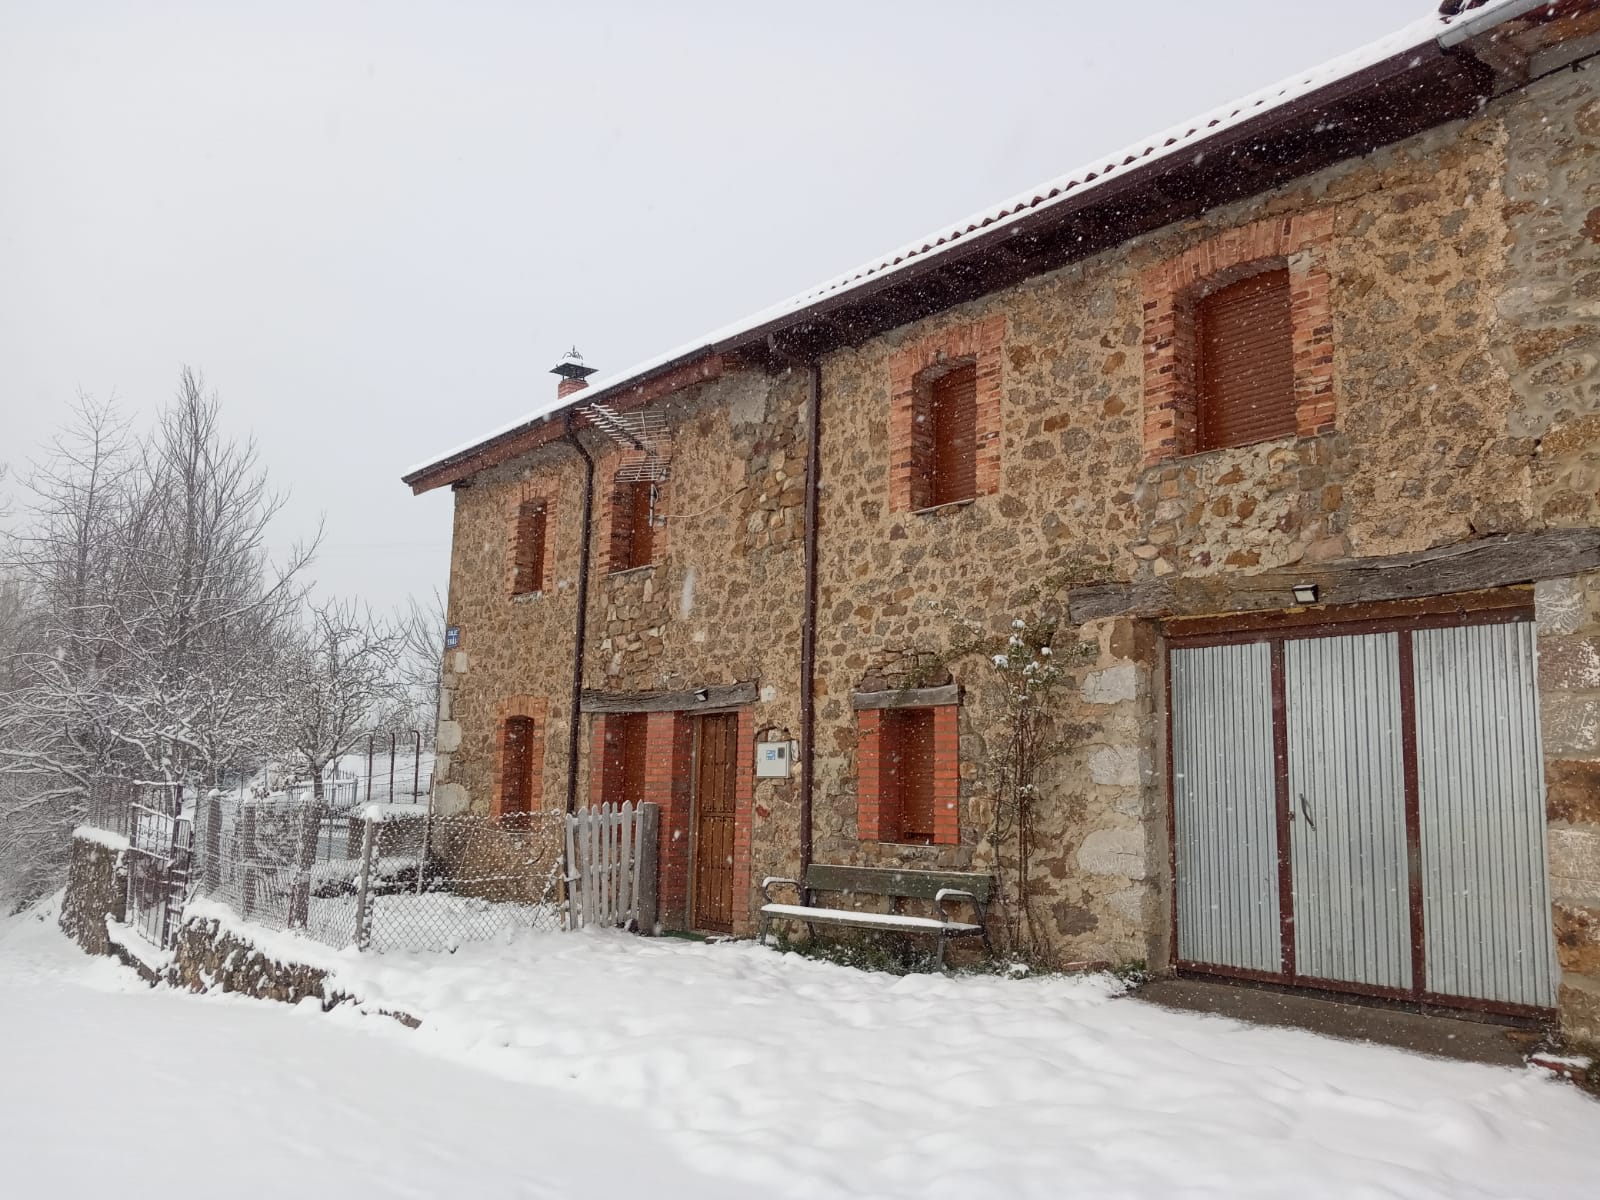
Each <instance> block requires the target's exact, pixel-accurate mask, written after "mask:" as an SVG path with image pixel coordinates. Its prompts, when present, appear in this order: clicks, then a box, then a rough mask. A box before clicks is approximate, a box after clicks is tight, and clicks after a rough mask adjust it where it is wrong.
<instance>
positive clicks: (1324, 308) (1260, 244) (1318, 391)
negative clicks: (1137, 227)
mask: <svg viewBox="0 0 1600 1200" xmlns="http://www.w3.org/2000/svg"><path fill="white" fill-rule="evenodd" d="M1332 236H1333V214H1332V212H1330V211H1328V210H1327V209H1319V210H1316V211H1313V212H1306V213H1300V214H1299V215H1297V216H1292V217H1269V218H1267V219H1265V220H1261V221H1256V222H1253V223H1252V224H1249V225H1242V226H1239V227H1238V228H1236V229H1229V230H1227V231H1225V232H1223V233H1219V234H1217V235H1216V236H1215V237H1212V238H1210V239H1208V240H1206V241H1204V242H1201V243H1200V244H1199V245H1197V246H1194V247H1191V248H1190V249H1188V250H1186V251H1185V252H1184V253H1182V254H1180V255H1178V256H1177V257H1175V258H1171V259H1168V260H1167V261H1165V262H1162V263H1159V264H1157V265H1156V266H1153V267H1150V268H1148V269H1147V270H1146V271H1144V272H1143V274H1142V275H1141V276H1140V283H1141V285H1142V289H1143V293H1144V462H1145V465H1146V466H1150V465H1152V464H1155V463H1158V462H1162V461H1163V460H1166V459H1170V458H1176V457H1178V456H1180V455H1184V454H1192V453H1194V451H1195V449H1196V430H1197V428H1198V424H1199V416H1200V414H1199V380H1198V379H1197V378H1196V374H1197V373H1196V369H1195V368H1196V365H1197V362H1198V353H1197V349H1198V347H1197V343H1196V337H1197V333H1196V322H1195V311H1196V307H1197V305H1198V304H1199V302H1200V300H1201V299H1202V298H1203V297H1205V296H1206V295H1208V294H1209V293H1211V292H1214V291H1216V290H1217V289H1219V288H1223V287H1226V286H1228V285H1229V284H1232V283H1237V282H1239V281H1240V280H1242V279H1245V278H1247V277H1249V276H1251V275H1254V274H1258V273H1260V272H1262V271H1268V270H1274V269H1281V268H1287V269H1288V272H1289V292H1290V322H1291V337H1292V340H1293V353H1294V406H1295V433H1296V436H1299V437H1312V436H1315V435H1316V434H1319V433H1326V432H1328V431H1329V430H1331V429H1333V427H1334V417H1335V415H1336V414H1335V403H1334V387H1333V314H1332V309H1331V306H1330V287H1329V275H1328V265H1327V255H1326V243H1327V242H1328V241H1329V239H1330V238H1331V237H1332Z"/></svg>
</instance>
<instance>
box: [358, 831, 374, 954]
mask: <svg viewBox="0 0 1600 1200" xmlns="http://www.w3.org/2000/svg"><path fill="white" fill-rule="evenodd" d="M363 824H364V825H365V826H366V829H365V831H364V832H363V833H362V835H361V886H360V888H359V889H357V891H356V948H357V949H358V950H365V949H366V948H367V946H368V945H369V944H370V943H371V941H372V914H371V913H370V912H368V911H367V901H368V899H369V897H368V888H367V885H368V883H369V882H370V880H371V878H372V847H373V843H374V841H375V840H376V839H375V838H374V837H373V836H372V827H373V826H374V825H375V824H377V822H376V821H365V822H363Z"/></svg>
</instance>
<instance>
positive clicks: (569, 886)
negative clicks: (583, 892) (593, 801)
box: [561, 813, 583, 929]
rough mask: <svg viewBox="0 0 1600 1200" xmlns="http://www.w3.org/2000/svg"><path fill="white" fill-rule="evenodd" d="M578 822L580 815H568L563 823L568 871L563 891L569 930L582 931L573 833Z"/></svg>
mask: <svg viewBox="0 0 1600 1200" xmlns="http://www.w3.org/2000/svg"><path fill="white" fill-rule="evenodd" d="M578 820H579V814H578V813H568V814H567V816H566V820H565V821H563V822H562V824H563V825H565V826H566V835H567V860H566V870H565V871H564V872H562V878H561V885H562V887H561V890H562V891H563V892H564V893H565V894H566V898H567V928H568V929H580V928H582V926H583V909H582V907H581V906H580V905H579V903H578V888H577V886H576V885H577V876H578V856H577V854H576V853H575V852H574V851H575V850H576V846H575V842H574V837H573V833H574V831H575V829H576V828H577V824H578Z"/></svg>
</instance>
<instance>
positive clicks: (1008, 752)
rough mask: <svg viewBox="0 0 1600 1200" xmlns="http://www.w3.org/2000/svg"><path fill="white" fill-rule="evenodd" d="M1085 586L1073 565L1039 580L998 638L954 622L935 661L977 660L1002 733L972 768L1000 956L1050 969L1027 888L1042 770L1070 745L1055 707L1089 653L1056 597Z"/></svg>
mask: <svg viewBox="0 0 1600 1200" xmlns="http://www.w3.org/2000/svg"><path fill="white" fill-rule="evenodd" d="M1088 577H1089V572H1087V571H1086V570H1085V569H1084V568H1083V567H1081V566H1079V565H1076V564H1074V565H1073V566H1070V567H1068V568H1066V569H1064V570H1062V571H1060V572H1058V573H1056V574H1055V575H1053V576H1051V577H1050V578H1049V579H1046V580H1044V581H1042V582H1041V583H1040V584H1039V585H1038V586H1036V587H1034V588H1032V589H1030V590H1029V591H1028V592H1026V593H1025V594H1024V595H1023V596H1022V597H1021V598H1020V600H1021V603H1020V605H1019V607H1020V608H1021V610H1022V611H1021V612H1020V613H1019V614H1018V615H1017V616H1015V617H1014V618H1013V619H1012V621H1011V623H1010V627H1009V629H1007V630H1006V631H1005V632H1004V633H1002V634H999V635H995V634H992V633H987V632H985V631H983V630H981V629H980V628H978V627H976V626H975V625H974V623H973V622H971V621H969V620H965V619H958V620H957V626H958V628H959V629H960V630H961V631H962V632H961V633H960V634H958V636H957V637H956V639H955V642H954V644H953V645H952V647H951V648H950V650H949V651H948V652H946V653H945V654H943V655H940V656H939V658H940V660H941V662H942V663H944V664H951V663H954V662H955V661H956V660H958V659H973V660H978V661H981V662H982V663H983V664H984V665H985V667H986V669H987V671H988V672H990V674H991V678H992V679H993V681H994V682H995V683H996V684H997V685H998V689H999V699H1000V701H1001V704H1002V705H1003V714H1004V732H1003V735H1002V737H1001V738H1000V739H999V740H998V741H994V740H991V742H990V744H989V745H988V747H987V748H986V751H985V753H984V755H983V756H982V760H981V761H980V762H979V764H978V766H979V770H980V773H981V775H982V776H983V778H984V781H985V783H986V784H987V790H988V791H989V792H990V795H991V811H990V814H989V825H988V828H987V829H986V830H985V840H987V842H988V843H989V845H990V847H991V848H992V850H993V853H994V873H995V882H996V885H997V893H996V904H995V910H996V916H997V919H998V922H999V925H1000V928H999V930H998V931H997V932H998V933H999V934H1000V938H1001V946H1002V949H1003V950H1004V951H1005V953H1006V954H1008V955H1009V956H1010V957H1011V958H1013V959H1014V960H1017V961H1022V962H1026V963H1030V964H1033V965H1038V966H1048V965H1050V953H1049V939H1048V937H1047V933H1046V928H1047V927H1046V925H1045V923H1044V920H1043V918H1042V917H1041V915H1040V914H1039V913H1037V912H1036V911H1035V897H1034V889H1033V887H1032V886H1031V880H1032V872H1033V855H1034V851H1035V849H1036V847H1037V825H1038V816H1039V806H1040V801H1041V789H1042V783H1043V781H1044V779H1045V777H1046V776H1045V772H1046V770H1047V768H1048V767H1049V766H1050V764H1051V763H1052V762H1053V761H1055V760H1056V759H1057V758H1059V757H1060V756H1061V755H1062V754H1064V753H1065V752H1066V751H1067V750H1069V749H1070V748H1071V747H1072V746H1073V745H1074V744H1076V742H1077V741H1078V739H1079V736H1080V731H1079V730H1078V729H1076V728H1075V727H1074V726H1072V725H1071V724H1070V723H1069V722H1068V721H1067V720H1066V717H1065V713H1064V711H1063V708H1064V702H1065V700H1066V699H1067V697H1068V695H1069V694H1070V691H1071V689H1072V688H1073V686H1074V685H1075V675H1074V674H1073V668H1074V667H1076V666H1078V665H1079V664H1081V663H1082V662H1084V661H1085V660H1086V659H1090V658H1092V657H1093V656H1094V655H1095V653H1097V649H1098V648H1097V647H1096V646H1094V645H1093V644H1085V643H1081V642H1078V641H1076V640H1074V639H1073V638H1072V637H1071V636H1070V627H1069V623H1068V620H1067V609H1066V605H1065V604H1064V602H1063V601H1062V600H1061V599H1060V596H1061V594H1062V593H1063V592H1064V591H1065V590H1066V589H1067V588H1068V587H1074V586H1078V585H1079V584H1081V583H1083V582H1085V581H1086V579H1087V578H1088Z"/></svg>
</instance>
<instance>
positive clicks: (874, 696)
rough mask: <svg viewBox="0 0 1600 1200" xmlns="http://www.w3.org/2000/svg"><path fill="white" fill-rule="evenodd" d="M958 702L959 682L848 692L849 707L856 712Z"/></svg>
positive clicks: (959, 698)
mask: <svg viewBox="0 0 1600 1200" xmlns="http://www.w3.org/2000/svg"><path fill="white" fill-rule="evenodd" d="M960 703H961V685H960V684H959V683H947V684H945V685H944V686H943V687H923V688H901V689H900V690H899V691H892V692H851V693H850V707H851V708H853V709H855V710H857V711H858V712H859V711H860V710H861V709H864V708H932V707H934V706H935V705H939V704H960Z"/></svg>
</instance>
